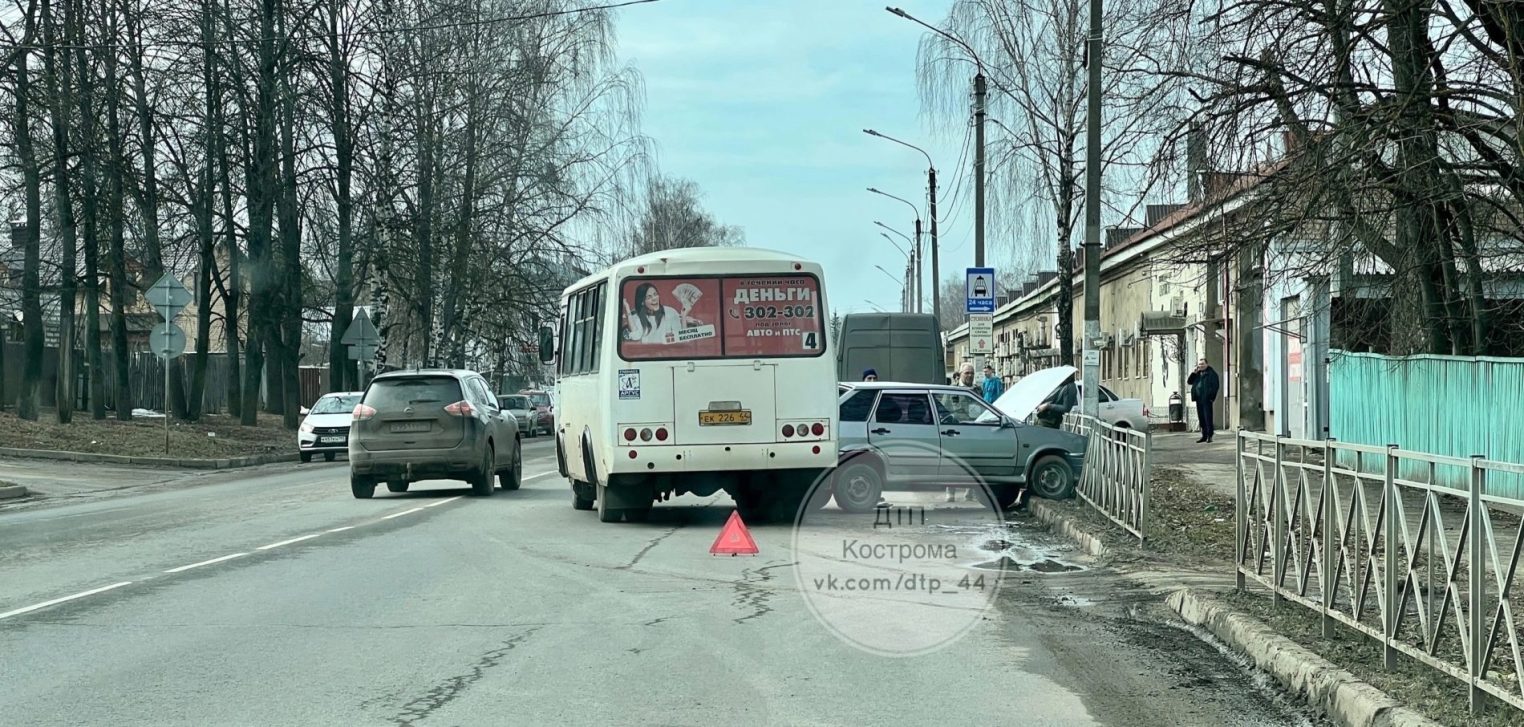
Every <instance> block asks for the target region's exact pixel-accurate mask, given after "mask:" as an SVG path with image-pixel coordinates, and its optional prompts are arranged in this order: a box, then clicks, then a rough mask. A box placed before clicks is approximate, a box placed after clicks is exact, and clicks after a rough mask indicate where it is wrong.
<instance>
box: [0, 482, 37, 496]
mask: <svg viewBox="0 0 1524 727" xmlns="http://www.w3.org/2000/svg"><path fill="white" fill-rule="evenodd" d="M30 494H31V493H30V492H27V489H26V488H25V487H22V486H21V485H9V484H3V483H0V500H15V499H17V498H21V497H26V496H27V495H30Z"/></svg>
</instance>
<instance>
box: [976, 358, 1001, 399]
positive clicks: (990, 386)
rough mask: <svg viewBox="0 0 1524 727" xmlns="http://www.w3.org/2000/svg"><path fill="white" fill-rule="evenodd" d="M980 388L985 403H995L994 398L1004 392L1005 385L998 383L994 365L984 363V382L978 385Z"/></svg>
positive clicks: (997, 397)
mask: <svg viewBox="0 0 1524 727" xmlns="http://www.w3.org/2000/svg"><path fill="white" fill-rule="evenodd" d="M980 389H981V393H982V394H983V395H984V401H985V403H987V404H993V403H995V400H996V399H999V398H1000V395H1001V394H1003V393H1005V386H1004V385H1003V384H1001V383H1000V377H999V376H996V375H995V367H994V366H991V365H989V364H985V365H984V383H983V384H982V385H980Z"/></svg>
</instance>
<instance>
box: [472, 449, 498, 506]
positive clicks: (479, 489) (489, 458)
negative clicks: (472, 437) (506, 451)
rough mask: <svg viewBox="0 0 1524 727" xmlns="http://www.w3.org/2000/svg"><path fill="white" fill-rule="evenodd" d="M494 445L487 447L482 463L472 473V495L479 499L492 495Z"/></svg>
mask: <svg viewBox="0 0 1524 727" xmlns="http://www.w3.org/2000/svg"><path fill="white" fill-rule="evenodd" d="M493 461H494V459H493V450H492V445H491V444H490V443H489V444H488V445H487V451H486V453H485V454H484V455H483V456H482V463H481V465H480V466H478V467H477V468H476V471H475V472H472V473H471V480H470V482H471V494H473V495H476V496H477V497H487V496H489V495H491V494H492V479H493V478H492V475H493V472H492V462H493Z"/></svg>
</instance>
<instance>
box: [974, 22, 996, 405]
mask: <svg viewBox="0 0 1524 727" xmlns="http://www.w3.org/2000/svg"><path fill="white" fill-rule="evenodd" d="M970 52H972V49H970ZM984 97H985V87H984V66H983V65H982V64H981V65H980V66H979V72H978V73H976V74H974V267H976V268H982V267H984V119H985V117H986V116H987V114H985V112H984V101H985V99H984ZM990 290H992V291H996V290H998V287H997V283H996V282H995V281H993V280H991V281H990ZM996 301H997V302H998V301H999V294H998V292H997V293H996ZM970 340H972V339H970ZM974 376H975V377H977V378H979V379H983V378H984V354H982V353H981V354H976V355H975V356H974Z"/></svg>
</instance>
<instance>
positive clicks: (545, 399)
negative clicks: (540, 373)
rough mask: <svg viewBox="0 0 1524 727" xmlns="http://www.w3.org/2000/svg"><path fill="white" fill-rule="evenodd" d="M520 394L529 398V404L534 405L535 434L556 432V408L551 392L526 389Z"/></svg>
mask: <svg viewBox="0 0 1524 727" xmlns="http://www.w3.org/2000/svg"><path fill="white" fill-rule="evenodd" d="M519 393H520V394H522V395H524V396H527V397H529V403H531V404H533V405H534V411H535V417H536V419H535V432H536V433H538V434H550V433H551V432H553V431H555V430H556V406H555V402H554V401H552V400H551V397H550V392H548V391H540V390H536V389H526V390H524V391H520V392H519Z"/></svg>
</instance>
